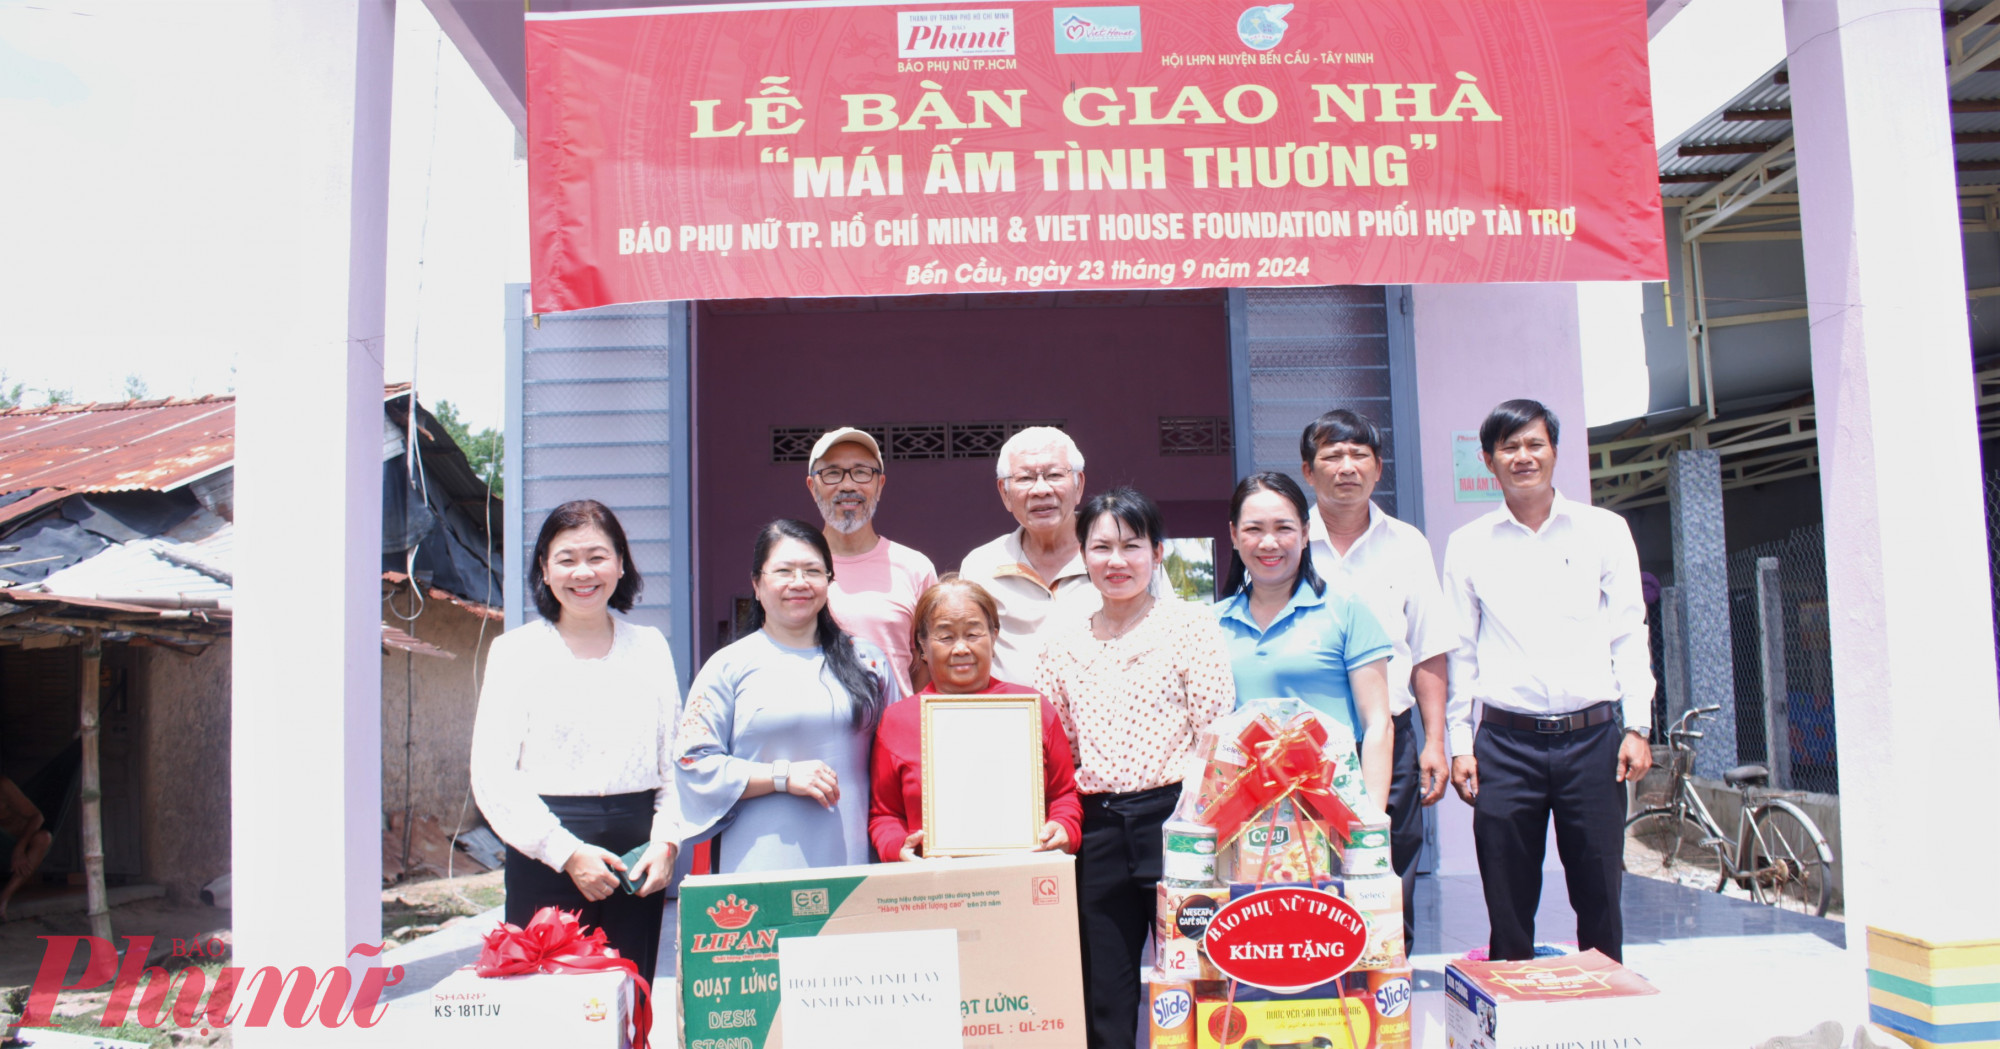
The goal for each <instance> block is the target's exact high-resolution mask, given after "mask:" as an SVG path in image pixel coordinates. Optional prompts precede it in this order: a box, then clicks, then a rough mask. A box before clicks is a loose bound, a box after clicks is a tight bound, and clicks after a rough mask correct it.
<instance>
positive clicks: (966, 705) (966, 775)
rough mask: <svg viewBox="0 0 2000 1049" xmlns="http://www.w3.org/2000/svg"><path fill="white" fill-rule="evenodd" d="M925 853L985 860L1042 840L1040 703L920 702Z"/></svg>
mask: <svg viewBox="0 0 2000 1049" xmlns="http://www.w3.org/2000/svg"><path fill="white" fill-rule="evenodd" d="M923 705H924V706H923V762H924V855H925V856H926V857H931V856H985V855H989V854H992V853H996V852H1017V851H1023V850H1030V849H1033V848H1034V847H1035V844H1036V841H1037V839H1038V838H1040V836H1041V832H1042V824H1043V823H1044V822H1045V820H1044V818H1043V808H1042V701H1041V699H1040V697H1038V696H1034V695H967V696H943V695H927V696H924V697H923Z"/></svg>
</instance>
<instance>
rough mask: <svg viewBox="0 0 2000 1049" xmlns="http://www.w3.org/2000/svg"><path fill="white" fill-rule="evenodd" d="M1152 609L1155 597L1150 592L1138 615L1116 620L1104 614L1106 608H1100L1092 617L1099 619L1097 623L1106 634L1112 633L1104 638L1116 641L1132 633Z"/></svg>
mask: <svg viewBox="0 0 2000 1049" xmlns="http://www.w3.org/2000/svg"><path fill="white" fill-rule="evenodd" d="M1152 611H1153V598H1152V596H1151V595H1150V594H1149V595H1147V597H1146V603H1145V604H1144V605H1143V606H1141V607H1140V609H1139V611H1138V613H1137V614H1136V615H1133V616H1131V617H1129V618H1127V619H1125V620H1124V621H1122V622H1114V621H1113V620H1112V618H1111V617H1110V616H1108V615H1105V614H1104V610H1103V609H1101V608H1100V609H1098V610H1097V612H1096V613H1095V614H1094V615H1093V616H1092V617H1091V618H1093V619H1095V620H1096V621H1097V625H1098V626H1100V627H1102V628H1103V629H1104V632H1105V633H1106V634H1109V635H1110V636H1109V637H1106V638H1104V640H1106V641H1116V640H1118V639H1119V638H1121V637H1124V636H1125V635H1126V634H1128V633H1131V631H1132V628H1133V627H1136V626H1138V625H1139V624H1140V623H1142V622H1144V621H1145V619H1146V616H1147V615H1148V614H1149V613H1151V612H1152Z"/></svg>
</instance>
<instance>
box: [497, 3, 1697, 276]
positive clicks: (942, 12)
mask: <svg viewBox="0 0 2000 1049" xmlns="http://www.w3.org/2000/svg"><path fill="white" fill-rule="evenodd" d="M528 18H529V21H528V31H527V32H528V38H527V61H528V130H529V135H528V181H529V212H530V216H531V222H532V226H533V238H534V239H533V266H534V304H535V308H536V309H537V310H569V309H580V308H584V307H589V306H601V305H605V304H608V303H614V302H632V301H642V300H653V299H695V298H746V297H776V296H792V295H803V296H819V295H908V294H935V293H962V292H1014V291H1029V290H1076V289H1109V288H1148V287H1268V286H1280V285H1318V284H1387V283H1428V282H1471V281H1575V280H1660V279H1664V278H1665V276H1666V257H1665V250H1664V245H1663V231H1662V226H1661V218H1660V193H1659V182H1658V174H1657V172H1658V168H1657V164H1656V160H1655V156H1654V150H1653V140H1652V110H1651V103H1650V100H1649V98H1648V93H1647V89H1648V79H1647V69H1646V5H1645V2H1644V0H1425V2H1415V0H1340V2H1338V3H1334V2H1329V0H1300V2H1299V3H1296V4H1286V3H1279V4H1272V5H1268V6H1265V5H1257V6H1247V7H1246V6H1243V5H1242V3H1241V0H1238V2H1237V3H1214V2H1209V0H1145V2H1142V3H1139V4H1136V5H1127V6H1069V5H1062V4H1055V3H1046V2H1022V0H1015V2H1011V3H997V2H996V3H967V4H940V3H928V4H927V3H921V2H918V3H908V4H902V5H891V4H884V5H879V6H867V7H818V6H815V7H784V6H773V7H764V8H729V9H723V8H686V9H654V10H650V11H644V12H637V13H615V12H602V13H596V12H593V13H587V14H585V13H579V14H544V15H535V14H530V15H529V16H528Z"/></svg>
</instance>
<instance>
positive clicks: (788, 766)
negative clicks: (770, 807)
mask: <svg viewBox="0 0 2000 1049" xmlns="http://www.w3.org/2000/svg"><path fill="white" fill-rule="evenodd" d="M791 778H792V763H791V762H789V761H786V760H785V759H784V758H779V759H778V760H776V761H773V762H771V791H772V792H773V793H775V794H789V793H791V791H790V790H788V789H786V788H787V784H788V783H789V782H790V781H791Z"/></svg>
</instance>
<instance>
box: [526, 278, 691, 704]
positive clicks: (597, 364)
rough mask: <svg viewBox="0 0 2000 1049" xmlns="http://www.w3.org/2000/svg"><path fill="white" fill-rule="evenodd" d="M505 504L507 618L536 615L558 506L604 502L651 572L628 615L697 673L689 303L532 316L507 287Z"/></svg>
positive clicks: (642, 568)
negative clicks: (540, 545) (539, 541)
mask: <svg viewBox="0 0 2000 1049" xmlns="http://www.w3.org/2000/svg"><path fill="white" fill-rule="evenodd" d="M508 304H509V307H510V309H509V312H510V314H511V316H510V317H509V323H508V332H509V339H508V360H507V369H508V376H507V398H508V411H507V462H506V478H507V480H506V486H507V511H508V516H509V518H510V520H509V521H508V529H507V535H508V542H509V543H510V544H511V549H512V551H513V552H514V555H515V557H516V560H514V561H513V564H514V565H518V566H519V568H518V569H517V570H515V571H511V572H510V573H509V577H508V580H507V584H508V592H507V597H506V605H507V623H508V625H509V626H510V627H511V626H515V625H517V624H519V623H523V622H526V621H527V619H528V618H529V617H532V616H535V615H536V614H537V613H536V611H535V608H534V601H533V599H532V597H530V596H529V595H528V594H527V593H526V577H527V568H528V566H529V564H530V563H531V562H532V560H533V556H534V544H535V538H536V535H537V534H538V532H539V531H540V529H541V526H542V522H543V521H544V520H546V519H547V517H548V515H549V513H550V511H552V510H554V509H555V508H556V507H558V506H560V505H562V504H563V503H564V502H567V501H569V500H571V499H596V500H598V501H599V502H602V503H604V504H605V505H606V506H609V507H610V508H611V509H612V511H613V512H614V513H616V514H617V515H618V520H619V522H620V524H622V525H623V526H624V528H625V534H626V539H627V540H628V541H629V542H630V544H631V547H632V562H633V564H634V566H635V567H637V568H638V569H639V572H640V573H641V575H642V576H643V577H644V585H643V587H642V589H641V591H640V594H639V599H638V601H637V602H636V604H635V605H634V607H633V609H632V611H631V613H630V616H629V618H630V619H631V620H632V621H633V622H638V623H644V624H646V625H649V626H654V627H658V628H659V629H660V631H661V632H662V633H664V634H666V635H667V638H668V640H669V641H670V642H672V644H673V649H674V659H675V662H676V664H677V669H678V670H679V672H680V678H681V684H682V686H683V687H685V686H686V684H687V682H688V680H689V678H690V677H691V675H692V671H693V668H692V667H691V666H690V665H689V663H690V658H691V657H690V652H689V647H688V646H689V640H690V638H691V634H690V626H689V619H688V616H689V614H690V609H691V605H692V600H691V594H692V587H691V580H690V578H689V569H688V565H689V558H688V555H687V547H688V542H687V538H688V531H687V529H688V524H687V522H688V519H689V516H688V494H687V493H688V491H689V485H688V471H687V462H688V441H687V433H688V420H687V404H688V394H687V389H688V387H687V359H688V356H687V345H688V341H687V339H688V333H687V307H686V304H685V303H679V302H650V303H637V304H632V305H625V306H609V307H605V308H602V309H595V310H579V311H575V312H572V313H544V314H541V315H539V316H535V315H532V314H529V313H527V297H526V288H525V286H524V285H510V286H509V288H508Z"/></svg>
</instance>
